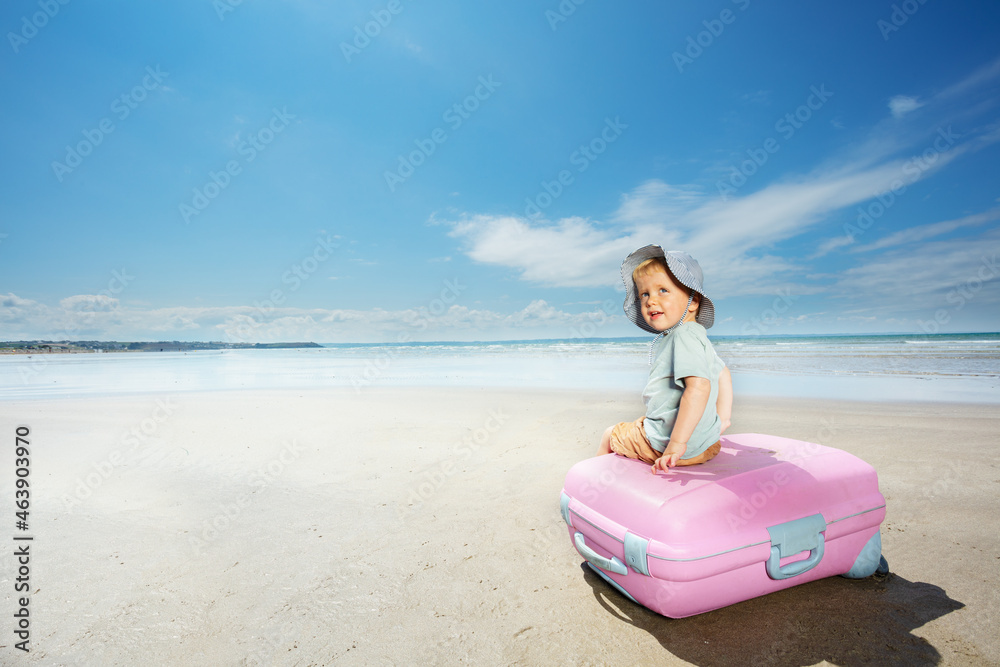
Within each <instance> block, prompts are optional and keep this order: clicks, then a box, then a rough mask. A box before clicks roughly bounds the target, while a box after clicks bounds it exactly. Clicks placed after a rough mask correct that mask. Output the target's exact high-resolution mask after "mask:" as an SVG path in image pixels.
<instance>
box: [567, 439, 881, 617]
mask: <svg viewBox="0 0 1000 667" xmlns="http://www.w3.org/2000/svg"><path fill="white" fill-rule="evenodd" d="M561 509H562V515H563V519H564V520H565V521H566V523H567V524H568V526H569V536H570V539H571V540H572V541H573V544H574V545H575V546H576V549H577V551H579V552H580V555H581V556H583V557H584V559H586V561H587V562H588V563H589V564H590V566H591V567H592V568H593V569H594V571H595V572H597V573H598V574H600V575H601V576H602V577H604V579H606V580H607V581H608V582H609V583H610V584H611V585H612V586H614V587H615V588H616V589H618V590H619V592H621V593H623V594H624V595H625V596H626V597H628V598H629V599H631V600H632V601H634V602H637V603H639V604H641V605H643V606H645V607H648V608H649V609H652V610H653V611H655V612H657V613H659V614H663V615H664V616H670V617H671V618H683V617H685V616H691V615H693V614H700V613H703V612H706V611H711V610H713V609H718V608H719V607H724V606H726V605H729V604H733V603H735V602H740V601H742V600H747V599H749V598H752V597H756V596H758V595H765V594H767V593H772V592H774V591H777V590H781V589H783V588H789V587H791V586H795V585H797V584H802V583H805V582H807V581H815V580H816V579H822V578H823V577H830V576H835V575H843V576H846V577H851V578H862V577H867V576H869V575H871V574H874V573H875V572H876V571H882V572H887V571H888V565H887V564H886V562H885V559H884V558H882V539H881V537H880V534H879V525H880V524H881V523H882V520H883V519H884V518H885V499H884V498H883V497H882V494H881V493H879V490H878V478H877V476H876V474H875V470H874V469H873V468H872V467H871V466H870V465H868V464H867V463H865V462H864V461H862V460H861V459H859V458H857V457H856V456H853V455H851V454H848V453H847V452H844V451H841V450H839V449H833V448H831V447H824V446H822V445H816V444H812V443H808V442H802V441H799V440H789V439H787V438H779V437H775V436H770V435H758V434H745V435H733V436H726V437H723V438H722V451H721V452H720V453H719V454H718V456H716V457H715V458H714V459H712V460H711V461H709V462H708V463H704V464H702V465H697V466H691V467H681V468H674V469H672V470H671V471H670V472H669V473H661V474H656V475H654V474H653V473H652V472H650V466H649V464H646V463H642V462H640V461H635V460H633V459H627V458H624V457H622V456H618V455H617V454H608V455H606V456H599V457H595V458H591V459H587V460H585V461H581V462H580V463H578V464H576V465H575V466H573V468H571V469H570V471H569V473H568V474H567V475H566V483H565V486H564V488H563V492H562V499H561Z"/></svg>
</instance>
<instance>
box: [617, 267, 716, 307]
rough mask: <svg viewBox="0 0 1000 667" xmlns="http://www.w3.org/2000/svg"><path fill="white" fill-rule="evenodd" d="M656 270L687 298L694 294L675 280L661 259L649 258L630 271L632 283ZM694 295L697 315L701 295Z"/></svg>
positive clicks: (695, 293) (696, 293)
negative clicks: (664, 275) (674, 284)
mask: <svg viewBox="0 0 1000 667" xmlns="http://www.w3.org/2000/svg"><path fill="white" fill-rule="evenodd" d="M656 269H661V270H662V271H663V272H664V273H666V274H667V275H668V276H670V279H671V280H673V281H674V282H675V283H677V286H678V287H680V288H681V289H682V290H684V292H685V293H686V294H687V295H688V296H690V295H691V293H692V292H694V290H692V289H691V288H690V287H688V286H687V285H682V284H681V282H680V281H679V280H677V277H676V276H674V274H673V273H672V272H671V271H670V267H669V266H667V260H666V259H664V258H663V257H650V258H649V259H646V260H643V261H642V262H641V263H640V264H639V266H637V267H635V268H634V269H632V282H633V283H635V282H636V279H638V278H643V277H645V276H648V275H649V274H651V273H652V272H653V271H656ZM636 286H637V287H638V285H636ZM694 295H695V299H694V304H695V305H696V306H697V307H698V308H697V309H696V310H695V312H696V313H697V312H698V310H700V309H701V294H699V293H698V292H694ZM637 296H638V295H637Z"/></svg>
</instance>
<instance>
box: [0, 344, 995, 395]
mask: <svg viewBox="0 0 1000 667" xmlns="http://www.w3.org/2000/svg"><path fill="white" fill-rule="evenodd" d="M651 340H652V337H651V336H650V337H647V338H616V339H581V340H536V341H502V342H482V343H410V344H405V345H371V344H365V345H345V344H338V345H328V346H325V347H322V348H305V349H289V350H268V349H265V350H222V351H218V350H216V351H196V352H187V353H185V352H139V353H105V354H35V355H30V356H27V355H2V356H0V400H4V399H8V400H10V399H22V398H46V397H53V398H55V397H73V396H93V395H122V394H136V393H159V394H162V393H170V392H185V391H215V390H238V389H293V388H294V389H314V388H330V387H350V388H353V389H354V390H355V391H357V392H359V393H360V392H363V391H365V390H366V389H368V388H370V387H377V386H421V385H427V386H476V387H532V388H550V389H588V390H601V389H609V390H623V391H635V392H636V394H637V395H638V394H639V393H640V392H641V390H642V387H643V385H644V384H645V378H646V374H647V372H648V354H649V343H650V341H651ZM712 342H713V344H714V345H715V348H716V351H717V352H718V353H719V356H720V357H722V359H723V360H724V361H725V362H726V364H727V365H728V366H729V368H730V369H731V371H732V373H733V383H734V389H735V392H736V394H737V396H739V395H773V396H804V397H814V398H841V399H862V400H908V401H910V400H931V401H964V402H982V403H1000V334H950V335H949V334H940V335H898V336H897V335H893V336H772V337H763V336H755V337H741V336H718V337H712Z"/></svg>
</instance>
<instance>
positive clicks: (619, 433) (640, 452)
mask: <svg viewBox="0 0 1000 667" xmlns="http://www.w3.org/2000/svg"><path fill="white" fill-rule="evenodd" d="M644 421H646V417H644V416H643V417H639V418H638V419H636V420H635V421H634V422H621V423H620V424H615V426H614V428H612V429H611V451H613V452H614V453H615V454H621V455H622V456H627V457H628V458H630V459H639V460H640V461H645V462H646V463H653V462H654V461H656V459H658V458H660V456H662V454H661V453H660V452H658V451H656V450H655V449H653V446H652V445H650V444H649V438H647V437H646V429H644V428H643V426H642V424H643V422H644ZM720 449H722V443H720V442H717V443H715V444H714V445H712V446H711V447H709V448H708V449H706V450H705V451H703V452H702V453H701V454H698V455H697V456H693V457H691V458H689V459H681V460H679V461H678V462H677V465H679V466H693V465H697V464H699V463H704V462H705V461H711V460H712V459H714V458H715V455H716V454H718V453H719V450H720Z"/></svg>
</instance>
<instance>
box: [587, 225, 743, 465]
mask: <svg viewBox="0 0 1000 667" xmlns="http://www.w3.org/2000/svg"><path fill="white" fill-rule="evenodd" d="M622 281H623V282H624V283H625V314H626V315H627V316H628V318H629V319H630V320H632V322H634V323H635V324H636V325H637V326H638V327H639V328H641V329H644V330H645V331H649V332H650V333H655V334H657V337H656V338H655V339H653V342H652V343H650V370H649V380H648V381H647V383H646V389H645V390H644V391H643V394H642V398H643V401H644V402H645V403H646V414H645V415H644V416H642V417H640V418H639V419H637V420H635V421H634V422H622V423H620V424H616V425H615V426H611V427H609V428H608V429H607V430H606V431H605V432H604V436H603V437H602V439H601V446H600V449H598V452H597V453H598V455H601V454H609V453H611V452H615V453H617V454H621V455H622V456H627V457H629V458H633V459H640V460H642V461H645V462H647V463H651V464H652V470H653V472H654V473H655V472H656V471H657V470H663V471H666V470H668V469H669V468H672V467H674V466H678V465H681V466H686V465H695V464H698V463H704V462H705V461H708V460H710V459H712V458H713V457H715V455H716V454H718V453H719V450H720V449H721V447H722V445H721V444H720V442H719V436H720V435H721V434H722V433H723V432H724V431H725V430H726V428H728V427H729V421H730V416H731V414H732V405H733V385H732V378H731V377H730V375H729V369H727V368H726V367H725V364H723V363H722V360H721V359H719V356H718V355H717V354H716V353H715V348H713V347H712V344H711V343H710V342H709V340H708V335H707V333H706V329H708V328H709V327H711V326H712V324H713V323H714V321H715V305H714V304H713V303H712V300H711V299H709V298H708V297H707V296H706V295H705V288H704V287H703V286H702V281H703V274H702V271H701V267H700V266H699V265H698V262H697V261H696V260H695V259H694V258H693V257H691V255H689V254H687V253H686V252H679V251H670V252H664V251H663V249H662V248H661V247H660V246H656V245H648V246H645V247H643V248H639V249H638V250H636V251H635V252H633V253H632V254H630V255H629V256H628V257H626V258H625V261H624V262H623V263H622Z"/></svg>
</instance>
